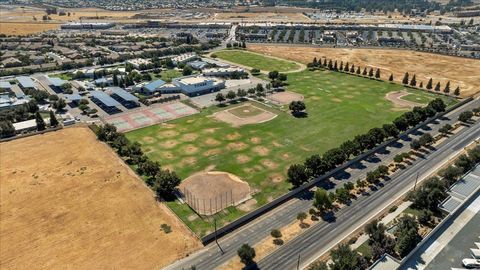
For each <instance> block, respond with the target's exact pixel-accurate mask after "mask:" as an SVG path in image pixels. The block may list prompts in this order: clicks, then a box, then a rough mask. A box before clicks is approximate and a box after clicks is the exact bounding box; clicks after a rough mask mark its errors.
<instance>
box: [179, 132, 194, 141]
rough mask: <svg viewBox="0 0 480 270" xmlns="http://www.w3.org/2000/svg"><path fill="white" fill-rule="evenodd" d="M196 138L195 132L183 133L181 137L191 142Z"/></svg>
mask: <svg viewBox="0 0 480 270" xmlns="http://www.w3.org/2000/svg"><path fill="white" fill-rule="evenodd" d="M197 138H198V135H197V134H195V133H188V134H184V135H183V136H182V138H181V140H182V141H184V142H193V141H195V140H196V139H197Z"/></svg>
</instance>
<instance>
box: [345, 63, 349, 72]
mask: <svg viewBox="0 0 480 270" xmlns="http://www.w3.org/2000/svg"><path fill="white" fill-rule="evenodd" d="M349 70H350V67H349V64H348V62H347V64H345V69H344V71H346V72H348V71H349Z"/></svg>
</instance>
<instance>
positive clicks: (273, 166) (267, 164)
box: [260, 159, 278, 169]
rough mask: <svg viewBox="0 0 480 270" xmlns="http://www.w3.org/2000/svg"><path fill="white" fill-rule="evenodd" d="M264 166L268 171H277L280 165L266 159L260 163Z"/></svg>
mask: <svg viewBox="0 0 480 270" xmlns="http://www.w3.org/2000/svg"><path fill="white" fill-rule="evenodd" d="M260 163H262V165H263V166H265V167H267V168H268V169H276V168H277V167H278V164H277V163H275V162H273V161H271V160H270V159H264V160H262V161H260Z"/></svg>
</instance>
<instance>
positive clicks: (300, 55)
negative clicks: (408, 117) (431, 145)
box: [248, 44, 480, 96]
mask: <svg viewBox="0 0 480 270" xmlns="http://www.w3.org/2000/svg"><path fill="white" fill-rule="evenodd" d="M248 48H249V50H251V51H254V52H259V53H265V54H267V55H273V56H278V57H283V58H286V59H288V60H294V61H299V62H302V63H308V62H311V61H312V59H313V58H314V57H317V59H318V58H321V57H327V58H329V59H330V58H331V59H336V60H338V61H344V62H346V61H348V62H349V63H353V64H355V66H358V65H360V66H361V67H362V68H363V67H364V66H372V67H379V68H380V69H381V70H382V77H383V78H384V79H387V78H388V76H390V73H393V75H394V78H395V80H396V81H401V80H402V78H403V75H404V74H405V72H408V73H410V74H416V75H417V83H420V81H423V82H424V85H425V84H426V83H427V81H428V79H429V78H430V77H431V78H433V80H434V82H437V81H440V83H441V85H442V89H443V86H444V85H445V83H446V82H447V81H448V80H450V81H451V89H455V88H456V87H457V85H458V86H460V90H461V95H462V96H470V95H474V94H479V93H480V73H479V72H478V70H480V61H478V60H473V59H466V58H460V57H453V56H444V55H438V54H430V53H421V52H414V51H406V50H383V49H335V48H314V47H301V46H289V47H288V50H286V48H285V46H281V45H259V44H251V45H249V46H248Z"/></svg>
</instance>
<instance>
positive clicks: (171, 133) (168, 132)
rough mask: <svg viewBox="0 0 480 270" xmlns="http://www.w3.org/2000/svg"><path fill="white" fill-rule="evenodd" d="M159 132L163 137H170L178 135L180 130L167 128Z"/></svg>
mask: <svg viewBox="0 0 480 270" xmlns="http://www.w3.org/2000/svg"><path fill="white" fill-rule="evenodd" d="M158 134H159V135H160V136H162V137H166V138H170V137H175V136H177V135H178V132H177V131H175V130H166V131H160V132H159V133H158Z"/></svg>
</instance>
